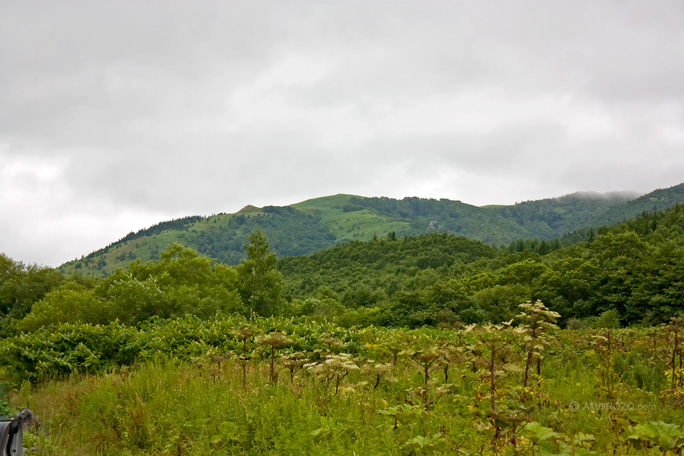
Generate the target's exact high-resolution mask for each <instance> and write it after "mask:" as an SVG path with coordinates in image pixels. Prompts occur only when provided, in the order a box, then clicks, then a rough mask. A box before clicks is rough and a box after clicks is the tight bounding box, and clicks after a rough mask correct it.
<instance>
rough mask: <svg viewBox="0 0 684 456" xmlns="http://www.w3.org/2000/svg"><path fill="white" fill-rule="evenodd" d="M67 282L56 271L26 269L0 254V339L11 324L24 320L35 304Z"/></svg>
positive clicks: (24, 266)
mask: <svg viewBox="0 0 684 456" xmlns="http://www.w3.org/2000/svg"><path fill="white" fill-rule="evenodd" d="M64 280H65V278H64V276H63V275H62V274H60V273H59V272H58V271H56V270H55V269H52V268H47V267H41V266H37V265H29V266H26V265H24V264H23V263H21V262H16V261H14V260H12V259H11V258H9V257H8V256H6V255H5V254H3V253H0V336H2V335H4V334H6V332H7V329H8V327H9V323H10V322H11V321H12V320H16V319H20V318H23V317H24V316H25V315H26V314H28V313H29V312H30V311H31V308H32V307H33V304H34V303H35V302H37V301H39V300H41V299H42V298H43V297H44V296H45V295H46V294H47V293H48V292H49V291H50V290H52V289H54V288H56V287H58V286H59V285H60V284H61V283H62V282H63V281H64Z"/></svg>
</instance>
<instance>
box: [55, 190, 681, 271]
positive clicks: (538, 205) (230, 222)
mask: <svg viewBox="0 0 684 456" xmlns="http://www.w3.org/2000/svg"><path fill="white" fill-rule="evenodd" d="M634 198H636V195H635V194H633V193H608V194H597V193H574V194H572V195H567V196H563V197H559V198H549V199H544V200H538V201H525V202H521V203H518V204H515V205H513V206H485V207H477V206H472V205H469V204H465V203H462V202H460V201H451V200H447V199H440V200H434V199H424V198H404V199H402V200H396V199H392V198H364V197H360V196H353V195H335V196H328V197H323V198H316V199H312V200H308V201H304V202H301V203H297V204H293V205H291V206H284V207H277V206H266V207H263V208H257V207H253V206H247V207H245V208H243V209H242V210H240V211H239V212H237V213H235V214H218V215H212V216H210V217H200V216H192V217H186V218H182V219H177V220H171V221H168V222H162V223H159V224H157V225H155V226H153V227H150V228H147V229H143V230H139V231H138V232H135V233H129V234H128V235H126V236H125V237H123V238H122V239H121V240H119V241H117V242H114V243H112V244H110V245H109V246H107V247H105V248H103V249H101V250H98V251H96V252H93V253H91V254H89V255H87V256H84V257H83V258H81V259H79V260H74V261H72V262H69V263H66V264H64V265H62V266H61V267H60V270H61V271H62V272H66V273H74V272H79V273H83V274H94V275H106V274H111V273H112V272H114V271H115V270H116V269H117V268H119V267H125V266H126V265H127V264H128V262H129V261H131V260H133V259H136V258H140V259H141V260H142V261H148V260H153V259H158V258H159V254H160V252H162V251H164V250H165V249H166V248H168V246H169V245H171V244H172V243H174V242H178V243H181V244H183V245H185V246H188V247H191V248H192V249H194V250H196V251H197V252H199V253H201V254H202V255H206V256H209V257H211V258H214V259H216V260H218V261H219V262H222V263H225V264H229V265H235V264H238V263H239V261H240V260H241V259H242V258H244V250H243V243H244V240H245V238H246V237H247V234H249V233H250V232H252V231H253V230H254V229H255V228H256V227H257V226H258V227H259V228H260V229H261V230H262V231H263V232H264V233H265V234H266V236H267V237H268V239H269V240H270V245H271V248H272V249H273V251H274V252H275V253H276V255H277V256H278V257H287V256H297V255H306V254H310V253H313V252H316V251H319V250H323V249H326V248H328V247H331V246H334V245H339V244H343V243H345V242H350V241H354V240H359V241H368V240H371V239H374V238H381V237H384V236H386V235H387V234H388V233H393V234H394V235H396V236H398V237H403V236H418V235H421V234H430V233H450V234H455V235H459V236H465V237H467V238H469V239H474V240H479V241H482V242H484V243H487V244H489V245H493V246H501V245H508V244H510V243H511V242H512V241H517V240H530V241H531V240H534V239H537V240H538V241H537V242H539V241H544V240H545V241H550V240H552V239H555V238H558V237H562V236H565V240H566V241H570V240H571V239H575V240H577V239H584V238H585V237H578V233H585V234H588V233H589V231H586V232H583V231H581V229H582V228H586V229H587V230H588V229H589V228H591V227H594V228H595V227H599V226H602V225H606V224H610V223H616V222H620V221H623V220H627V219H630V218H633V217H636V216H637V215H638V214H640V213H642V212H643V211H649V212H651V211H653V210H654V209H659V210H662V209H666V208H668V207H671V206H673V205H674V204H677V203H684V184H681V185H678V186H676V187H672V188H670V189H665V190H656V191H654V192H652V193H650V194H648V195H644V196H642V197H640V198H637V199H634ZM569 235H572V237H568V236H569ZM582 236H584V234H583V235H582Z"/></svg>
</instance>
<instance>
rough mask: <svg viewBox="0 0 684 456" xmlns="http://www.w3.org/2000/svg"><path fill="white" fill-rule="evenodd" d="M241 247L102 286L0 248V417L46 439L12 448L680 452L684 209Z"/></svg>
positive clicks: (141, 268)
mask: <svg viewBox="0 0 684 456" xmlns="http://www.w3.org/2000/svg"><path fill="white" fill-rule="evenodd" d="M414 209H415V208H414ZM349 210H354V208H353V207H352V208H349ZM243 249H244V257H243V258H242V259H241V260H240V262H239V263H238V264H237V265H234V266H232V265H227V264H224V263H221V262H219V261H217V260H216V259H212V258H209V257H206V256H203V255H201V254H200V253H198V252H197V251H195V250H193V249H191V248H188V247H185V246H183V245H181V244H179V243H173V244H171V245H170V246H168V247H167V248H166V249H165V250H162V251H160V252H159V255H158V258H157V259H153V260H150V261H146V262H143V261H141V260H140V259H135V260H133V261H130V262H129V263H128V265H127V266H125V267H123V268H119V269H117V270H116V271H114V272H113V273H112V274H109V275H107V276H105V277H98V276H92V275H80V274H74V273H64V272H60V271H58V270H56V269H52V268H47V267H40V266H37V265H25V264H23V263H21V262H19V261H16V260H13V259H11V258H9V257H7V256H5V255H0V316H1V320H0V336H1V338H0V394H2V396H0V415H2V414H9V413H10V412H11V411H12V410H16V408H17V407H20V406H30V407H31V408H32V409H34V412H36V413H37V414H38V416H39V417H40V418H42V422H43V424H44V426H45V427H46V428H47V429H49V430H50V433H49V434H47V433H45V432H41V431H40V429H34V430H33V431H32V432H29V433H27V439H28V441H29V442H31V443H32V444H33V446H34V447H35V448H36V450H35V452H33V450H30V451H27V453H28V454H42V453H41V452H40V451H47V452H48V453H49V454H160V455H162V454H164V455H171V454H175V455H181V454H193V452H194V453H196V452H200V453H202V454H256V453H258V454H300V453H301V452H302V451H307V449H311V448H314V449H315V450H316V451H317V452H319V453H321V454H350V453H351V452H356V453H357V454H513V455H518V454H568V455H570V454H608V453H615V454H681V452H682V451H684V430H682V429H681V428H680V427H679V425H678V424H675V423H680V422H681V420H682V418H684V413H682V404H684V369H683V368H682V362H683V358H682V348H683V346H684V345H683V344H682V337H683V335H684V320H683V319H682V317H683V313H684V312H683V310H684V308H683V304H682V303H683V299H682V298H684V283H683V280H684V206H682V205H675V206H674V207H672V208H670V209H667V210H664V211H659V210H656V211H650V212H648V211H644V212H643V213H642V214H641V215H640V216H638V217H637V218H635V219H632V220H628V221H624V222H622V223H618V224H614V225H610V226H606V227H602V228H600V229H596V230H594V229H581V230H577V231H575V232H572V233H570V234H568V235H566V236H564V237H562V238H555V239H552V240H519V241H513V242H511V243H510V244H509V245H505V246H499V247H495V246H491V245H487V244H485V243H483V242H481V241H475V240H471V239H467V238H465V237H460V236H456V235H454V234H448V233H440V232H434V233H429V234H421V235H417V236H398V235H397V234H396V233H395V232H393V231H390V232H388V233H387V234H386V235H384V236H381V237H378V236H375V237H373V238H372V239H370V240H368V241H350V242H346V243H343V244H340V245H336V246H333V247H329V248H327V249H324V250H320V251H317V252H314V253H312V254H309V255H303V256H289V257H288V256H284V257H280V258H278V257H277V256H276V254H275V253H274V252H273V251H272V249H271V248H270V245H269V239H268V238H267V236H266V235H265V233H264V232H263V231H262V230H261V229H259V228H258V227H257V228H256V229H254V230H253V231H252V232H251V233H250V234H249V235H248V236H247V238H246V239H245V240H244V242H243ZM179 401H180V402H179ZM173 404H175V406H174V405H173ZM183 404H184V405H183ZM219 404H223V406H221V407H219ZM276 419H277V421H274V420H276ZM67 423H69V424H67ZM73 423H77V425H73V426H72V425H71V424H73ZM40 449H42V450H40ZM388 449H390V450H388ZM668 452H670V453H668Z"/></svg>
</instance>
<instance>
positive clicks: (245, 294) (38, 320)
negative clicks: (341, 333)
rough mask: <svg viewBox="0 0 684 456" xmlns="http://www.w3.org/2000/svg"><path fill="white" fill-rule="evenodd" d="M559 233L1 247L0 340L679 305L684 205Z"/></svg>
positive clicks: (672, 310)
mask: <svg viewBox="0 0 684 456" xmlns="http://www.w3.org/2000/svg"><path fill="white" fill-rule="evenodd" d="M578 237H579V238H581V239H584V240H581V241H579V242H576V243H574V244H572V245H565V243H564V242H560V241H547V242H545V243H543V242H541V241H540V242H534V241H525V242H514V243H512V244H511V245H509V246H502V247H499V248H497V247H492V246H489V245H486V244H484V243H482V242H479V241H474V240H470V239H466V238H464V237H458V236H454V235H450V234H444V233H432V234H423V235H420V236H404V237H398V236H396V234H394V233H389V234H388V235H387V236H386V237H384V238H377V237H376V238H374V239H373V240H371V241H368V242H361V241H352V242H348V243H345V244H342V245H338V246H335V247H331V248H328V249H325V250H322V251H319V252H316V253H313V254H310V255H307V256H297V257H284V258H281V259H277V258H276V255H275V253H274V252H273V251H272V250H271V248H270V245H269V241H268V239H267V238H266V235H265V234H264V232H263V231H261V229H259V228H258V227H257V228H255V229H254V230H253V231H252V232H251V233H250V234H249V235H248V236H247V242H246V243H245V244H244V245H243V248H244V251H245V255H246V258H244V259H243V260H242V261H241V262H240V263H239V264H238V265H236V266H229V265H225V264H222V263H219V262H218V261H216V260H214V259H211V258H208V257H205V256H202V255H201V254H200V253H198V252H197V251H195V250H192V249H189V248H186V247H184V246H182V245H180V244H177V243H176V244H172V245H171V246H169V247H168V248H167V249H166V250H165V251H162V252H160V253H159V258H158V259H155V260H151V261H148V262H145V263H143V262H142V261H141V260H139V259H137V260H135V261H132V262H130V263H129V264H128V266H126V267H125V268H120V269H118V270H116V272H114V273H113V274H110V275H109V276H107V277H104V278H96V277H87V276H82V275H78V274H70V275H67V274H62V273H60V272H58V271H56V270H54V269H51V268H46V267H40V266H37V265H24V264H23V263H21V262H16V261H14V260H12V259H11V258H9V257H7V256H5V255H3V254H0V335H3V336H6V335H9V334H12V333H16V332H21V331H33V330H36V329H38V328H40V327H43V326H49V325H51V324H57V323H76V322H82V323H92V324H105V323H108V322H111V321H115V320H118V321H119V322H121V323H124V324H127V325H137V324H140V323H141V322H144V321H146V320H148V319H150V318H153V317H161V318H178V317H182V316H185V315H188V314H190V315H195V316H197V317H198V318H201V319H210V318H213V317H215V316H217V315H228V314H242V315H245V316H246V317H249V316H250V315H260V316H270V315H279V316H287V317H296V318H300V319H302V320H308V321H315V320H319V321H322V320H335V321H337V322H338V323H339V324H341V325H343V326H347V327H350V326H367V325H381V326H408V327H419V326H423V325H433V326H439V325H456V326H457V325H460V324H470V323H484V322H492V323H500V322H503V321H507V320H510V319H511V318H513V316H514V315H515V313H516V312H517V309H518V305H519V304H520V303H521V302H526V301H533V302H534V301H536V300H541V301H543V302H544V303H545V304H546V305H547V306H548V307H549V308H550V309H551V310H553V311H555V312H558V313H560V314H561V315H562V319H561V320H560V321H559V323H560V324H561V325H563V326H571V327H583V326H592V325H597V324H600V325H610V326H618V325H622V326H626V325H639V324H644V325H652V324H658V323H662V322H666V321H668V320H669V319H670V318H671V317H673V316H678V315H681V314H682V310H683V307H682V303H683V302H684V300H683V298H684V206H681V205H677V206H675V207H673V208H671V209H669V210H667V211H654V212H644V213H643V214H642V215H641V216H639V217H637V218H636V219H634V220H631V221H626V222H624V223H621V224H617V225H613V226H610V227H604V228H601V229H598V230H596V231H593V230H591V232H586V233H584V234H580V235H578Z"/></svg>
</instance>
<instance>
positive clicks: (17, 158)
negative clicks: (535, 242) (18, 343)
mask: <svg viewBox="0 0 684 456" xmlns="http://www.w3.org/2000/svg"><path fill="white" fill-rule="evenodd" d="M0 30H2V31H3V33H2V35H3V40H1V41H0V61H2V62H3V69H2V70H0V178H1V180H2V184H3V185H2V186H1V187H0V188H1V190H0V239H1V241H0V251H3V252H6V253H8V254H10V255H11V256H13V257H15V258H17V259H20V260H23V261H28V262H32V261H37V262H41V263H47V264H50V265H58V264H59V263H61V262H63V261H66V260H68V259H71V258H74V257H77V256H80V255H82V254H87V253H88V252H90V251H91V250H94V249H96V248H99V247H101V246H102V245H105V244H107V243H109V242H111V241H114V240H116V239H118V238H120V237H122V236H124V235H125V234H126V233H127V232H129V231H133V230H137V229H140V228H142V227H144V226H149V225H151V224H153V223H155V222H158V221H161V220H164V219H168V218H172V217H180V216H184V215H191V214H211V213H216V212H233V211H236V210H238V209H239V208H241V207H242V206H244V205H246V204H255V205H265V204H290V203H294V202H297V201H301V200H303V199H307V198H312V197H317V196H323V195H327V194H332V193H355V194H362V195H369V196H376V195H377V196H391V197H403V196H423V197H436V198H441V197H444V198H452V199H459V200H462V201H464V202H468V203H473V204H491V203H513V202H515V201H521V200H529V199H535V198H546V197H552V196H560V195H562V194H565V193H570V192H574V191H578V190H595V191H612V190H635V191H639V192H647V191H650V190H652V189H655V188H658V187H667V186H671V185H675V184H678V183H680V181H681V180H682V178H681V176H683V175H684V154H683V153H682V152H684V82H683V81H684V60H682V59H681V55H682V54H684V7H683V6H682V4H681V2H679V1H675V0H672V1H670V0H662V1H658V2H642V1H629V0H628V1H624V2H613V1H610V0H600V1H581V2H548V1H541V0H525V1H519V2H498V1H494V0H491V1H480V2H453V1H429V2H413V1H396V0H392V1H389V0H386V1H385V0H378V1H373V2H368V1H361V0H359V1H349V2H333V1H318V2H309V1H293V2H276V1H256V2H238V1H229V2H219V1H204V2H186V1H171V2H157V1H147V2H139V1H135V2H134V1H119V2H105V1H99V0H95V1H92V0H89V1H85V0H83V1H72V0H65V1H60V2H51V1H18V0H7V1H4V2H2V3H0Z"/></svg>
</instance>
